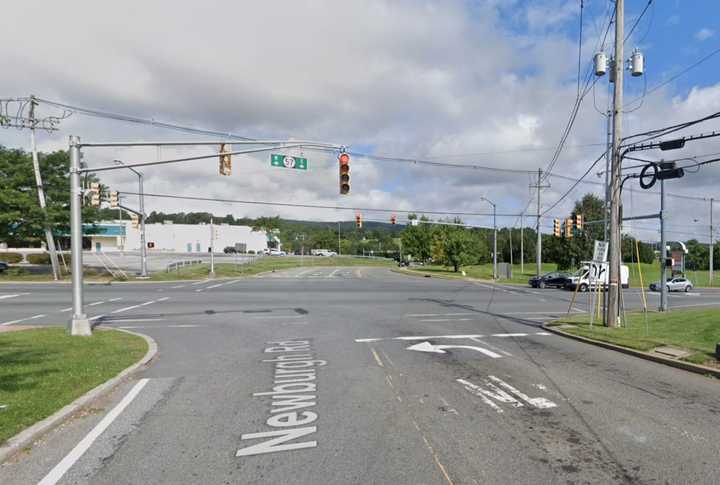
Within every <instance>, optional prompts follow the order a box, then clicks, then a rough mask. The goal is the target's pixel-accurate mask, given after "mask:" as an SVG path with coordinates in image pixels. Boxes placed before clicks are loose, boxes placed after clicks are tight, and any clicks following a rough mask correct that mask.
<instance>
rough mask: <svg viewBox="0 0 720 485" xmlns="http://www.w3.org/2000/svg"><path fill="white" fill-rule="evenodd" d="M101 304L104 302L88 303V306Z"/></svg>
mask: <svg viewBox="0 0 720 485" xmlns="http://www.w3.org/2000/svg"><path fill="white" fill-rule="evenodd" d="M103 303H105V302H104V301H96V302H95V303H90V304H89V305H88V306H97V305H102V304H103Z"/></svg>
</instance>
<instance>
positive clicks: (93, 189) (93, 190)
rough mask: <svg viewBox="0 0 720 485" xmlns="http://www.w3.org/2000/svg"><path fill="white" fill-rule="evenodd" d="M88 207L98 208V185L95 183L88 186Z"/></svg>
mask: <svg viewBox="0 0 720 485" xmlns="http://www.w3.org/2000/svg"><path fill="white" fill-rule="evenodd" d="M90 205H91V206H93V207H100V184H99V183H97V182H93V183H91V184H90Z"/></svg>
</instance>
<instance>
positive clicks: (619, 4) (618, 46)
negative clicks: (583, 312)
mask: <svg viewBox="0 0 720 485" xmlns="http://www.w3.org/2000/svg"><path fill="white" fill-rule="evenodd" d="M624 24H625V0H615V62H614V63H613V64H612V69H613V71H614V73H615V87H614V96H613V150H612V151H613V153H612V155H613V159H612V168H611V180H610V196H611V199H610V229H609V232H610V278H609V279H610V282H609V287H608V295H607V297H608V298H607V300H608V314H607V326H608V327H616V326H617V325H618V315H619V308H620V307H619V304H620V293H619V291H620V288H621V286H620V285H619V284H618V281H619V278H620V274H619V273H620V210H619V209H620V171H621V168H622V167H621V165H622V160H621V158H620V156H621V154H620V143H621V142H622V105H623V74H624V71H625V55H624V53H623V43H624ZM661 213H662V209H661ZM661 220H662V219H661ZM662 252H663V253H664V252H665V244H664V241H663V249H662ZM664 264H665V261H664V260H663V265H664ZM663 267H664V266H663ZM663 275H664V270H663ZM661 283H662V284H663V287H664V285H665V280H664V279H663V281H662V282H661Z"/></svg>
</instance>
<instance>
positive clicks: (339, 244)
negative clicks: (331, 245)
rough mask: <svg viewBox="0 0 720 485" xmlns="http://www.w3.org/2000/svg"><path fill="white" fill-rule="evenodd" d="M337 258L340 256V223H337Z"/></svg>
mask: <svg viewBox="0 0 720 485" xmlns="http://www.w3.org/2000/svg"><path fill="white" fill-rule="evenodd" d="M338 256H340V221H338Z"/></svg>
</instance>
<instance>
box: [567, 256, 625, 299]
mask: <svg viewBox="0 0 720 485" xmlns="http://www.w3.org/2000/svg"><path fill="white" fill-rule="evenodd" d="M591 269H592V270H593V271H596V272H597V275H594V277H593V278H592V280H593V281H592V282H591V281H590V270H591ZM609 275H610V271H609V267H608V263H592V262H589V261H585V262H583V263H582V266H580V269H579V270H577V271H576V272H575V273H573V274H572V276H570V278H569V281H568V283H567V285H566V288H567V289H569V290H573V291H575V289H576V288H577V290H578V291H581V292H585V291H588V290H590V289H595V288H596V286H597V285H598V284H600V285H601V288H602V289H605V290H606V289H607V286H608V277H609ZM620 284H621V285H622V287H623V288H629V287H630V268H628V267H627V265H625V264H622V265H620Z"/></svg>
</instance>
